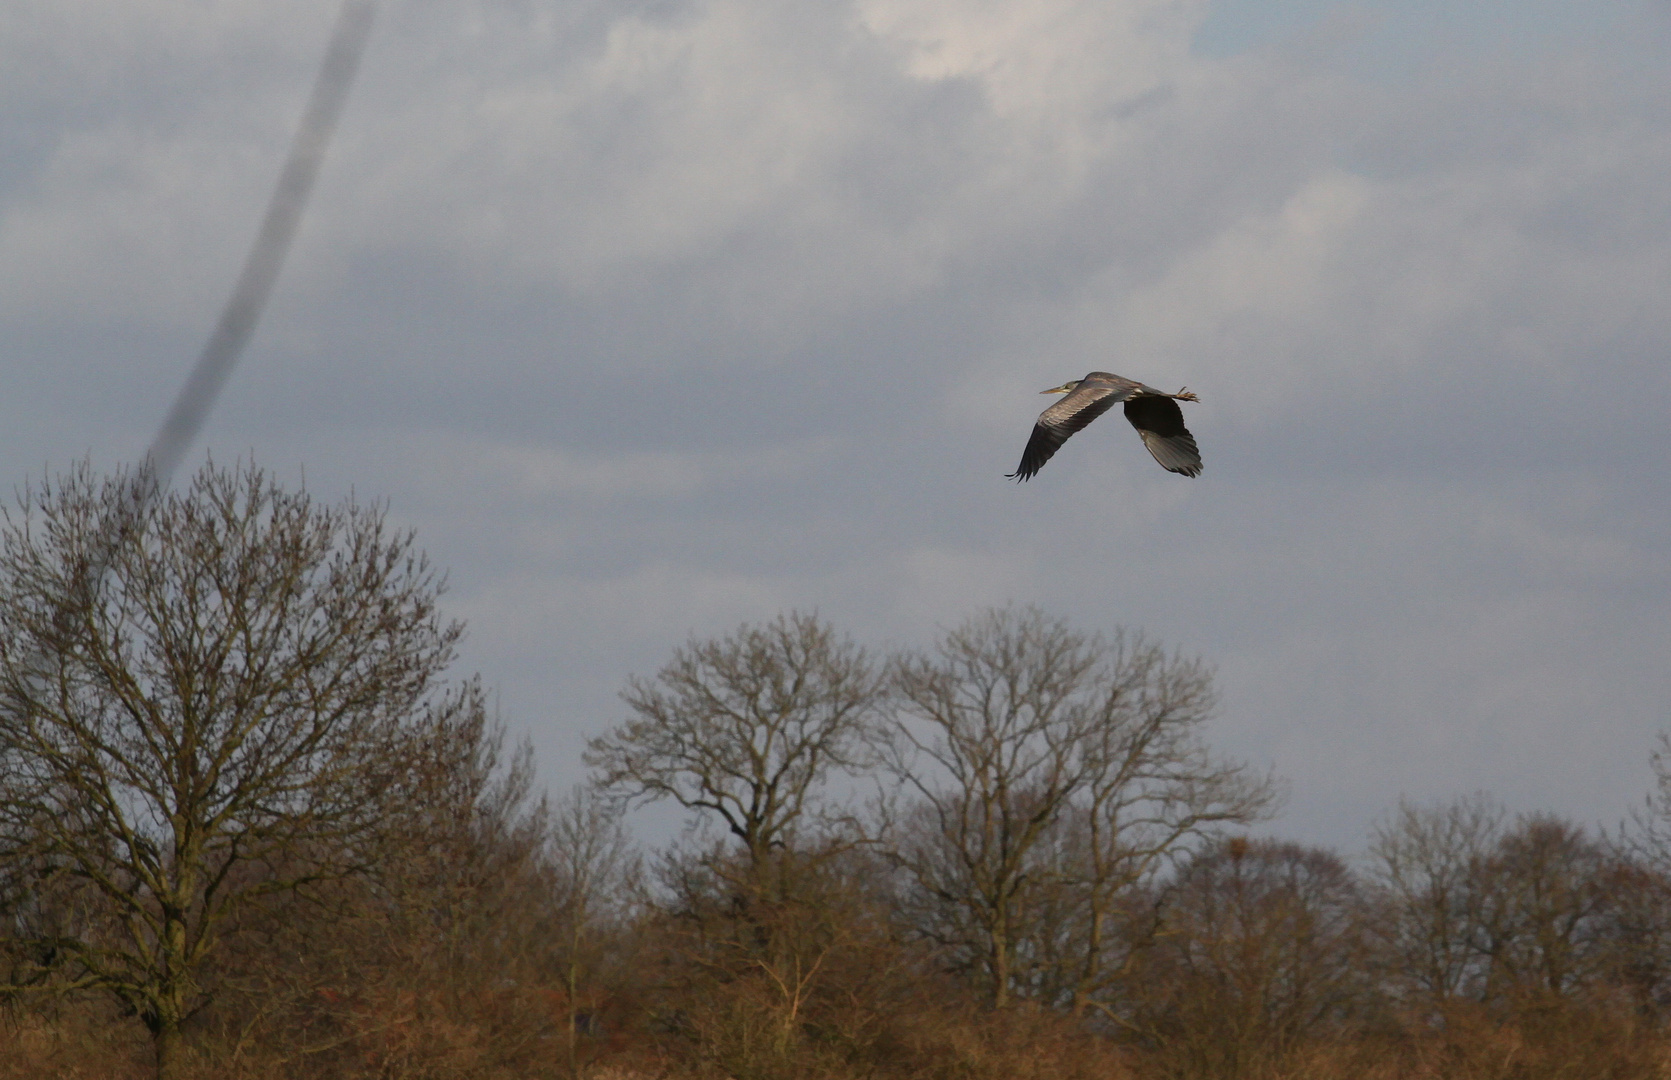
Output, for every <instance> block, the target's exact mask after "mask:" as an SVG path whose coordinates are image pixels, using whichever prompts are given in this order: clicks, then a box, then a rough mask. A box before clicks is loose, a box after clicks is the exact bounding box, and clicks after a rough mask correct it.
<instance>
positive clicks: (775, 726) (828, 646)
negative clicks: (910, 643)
mask: <svg viewBox="0 0 1671 1080" xmlns="http://www.w3.org/2000/svg"><path fill="white" fill-rule="evenodd" d="M877 693H878V680H877V676H876V674H875V672H874V668H873V665H872V664H871V661H870V659H869V657H868V656H867V655H866V653H865V651H864V650H863V649H861V648H860V647H858V646H857V645H855V644H853V643H852V641H850V640H848V639H846V638H843V637H839V636H837V634H836V632H835V631H834V630H833V629H832V628H831V627H830V626H829V625H828V624H826V623H824V622H822V621H821V620H819V619H818V617H817V616H815V615H805V614H796V613H792V614H790V615H787V616H779V617H778V618H777V619H774V620H773V621H772V622H770V623H767V624H765V625H763V626H746V625H745V626H742V627H740V628H739V629H738V630H737V631H736V632H735V633H732V634H730V635H727V636H726V637H724V638H720V639H716V640H709V641H697V640H692V641H691V642H690V643H688V644H687V645H685V646H684V647H683V648H681V649H679V650H677V651H676V652H675V653H674V655H673V659H672V661H671V662H670V663H668V664H667V666H666V667H664V668H662V669H661V671H660V672H658V673H657V674H656V676H655V678H653V679H643V678H637V677H634V678H632V679H630V680H629V681H628V683H627V688H626V690H624V691H623V692H622V694H621V696H622V698H623V699H625V701H626V703H627V705H628V706H629V707H630V708H631V709H632V711H633V713H634V714H635V715H634V717H633V718H632V719H631V720H628V721H627V722H626V723H624V724H622V725H621V726H620V727H618V728H616V729H615V730H614V731H613V732H611V733H610V734H608V735H605V736H603V737H601V738H597V739H593V740H592V741H591V743H590V744H589V747H590V748H589V750H588V752H587V755H586V761H587V763H588V764H589V765H591V766H592V767H593V768H594V769H596V770H597V776H598V780H599V782H600V783H601V784H602V785H603V786H604V787H605V788H608V789H610V790H612V791H615V792H617V793H619V794H621V795H624V796H626V797H630V798H636V797H646V798H650V799H659V798H671V799H673V800H675V801H676V802H678V803H679V805H681V806H684V807H687V808H689V809H692V810H698V811H704V812H707V813H710V814H714V815H716V816H718V817H719V819H720V820H721V821H723V822H724V823H725V828H726V829H727V830H728V831H729V832H730V834H731V835H732V836H734V837H735V838H736V839H737V840H739V841H740V842H741V843H742V845H743V847H744V849H745V850H746V852H747V855H748V857H749V859H750V860H752V861H753V862H754V863H755V864H756V865H763V864H764V863H765V861H766V860H767V858H768V855H769V853H770V851H771V850H772V849H773V847H775V846H778V845H782V844H784V843H787V842H788V841H789V840H790V839H791V838H792V833H793V831H794V830H795V829H796V828H797V827H798V826H799V825H801V824H803V823H804V820H805V818H806V815H807V814H808V813H809V811H812V810H813V809H815V803H816V800H817V798H818V796H819V794H820V792H821V789H822V787H823V785H824V783H825V781H826V780H827V779H828V778H829V777H830V775H831V774H832V773H833V772H839V771H842V770H847V769H851V768H854V767H856V766H858V765H859V764H860V763H861V762H862V761H863V760H864V757H865V753H866V734H867V732H868V730H869V727H870V725H871V722H872V715H871V714H872V708H873V706H874V704H875V702H876V698H877Z"/></svg>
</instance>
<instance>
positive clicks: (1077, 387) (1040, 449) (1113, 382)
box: [1007, 371, 1201, 480]
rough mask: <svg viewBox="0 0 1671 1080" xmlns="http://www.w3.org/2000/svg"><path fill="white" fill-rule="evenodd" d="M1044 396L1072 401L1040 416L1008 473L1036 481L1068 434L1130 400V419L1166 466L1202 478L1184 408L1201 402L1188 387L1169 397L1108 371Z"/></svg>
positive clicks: (1065, 402) (1020, 478)
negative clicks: (1182, 403) (1016, 463)
mask: <svg viewBox="0 0 1671 1080" xmlns="http://www.w3.org/2000/svg"><path fill="white" fill-rule="evenodd" d="M1039 392H1040V393H1042V394H1066V395H1067V397H1064V398H1063V399H1062V400H1061V401H1058V402H1057V403H1056V404H1054V405H1052V406H1050V408H1048V409H1046V410H1044V411H1043V412H1042V413H1039V421H1038V423H1037V424H1034V425H1033V437H1032V438H1030V439H1028V440H1027V449H1026V450H1024V451H1022V454H1021V464H1020V465H1019V466H1018V467H1017V468H1016V470H1015V471H1014V472H1012V473H1009V474H1007V475H1009V476H1011V477H1013V478H1015V479H1016V480H1031V479H1032V478H1033V476H1034V475H1035V474H1036V473H1037V472H1038V471H1039V470H1040V469H1042V468H1044V463H1045V462H1047V461H1049V460H1050V456H1051V455H1052V454H1054V453H1055V452H1056V451H1057V450H1058V449H1060V448H1061V446H1062V444H1063V443H1065V442H1067V441H1068V436H1070V435H1072V434H1073V433H1074V432H1076V431H1078V430H1079V429H1080V428H1082V427H1084V426H1085V425H1086V424H1089V423H1090V422H1091V421H1092V420H1095V419H1096V418H1097V417H1099V416H1101V415H1102V414H1103V413H1105V412H1107V411H1108V410H1109V409H1111V408H1113V407H1114V403H1115V402H1117V401H1123V402H1125V406H1126V419H1127V420H1130V421H1131V426H1132V427H1134V428H1136V429H1137V433H1138V434H1139V435H1141V436H1143V445H1144V446H1147V447H1148V448H1149V453H1151V454H1153V455H1154V458H1155V460H1156V461H1158V462H1160V464H1161V468H1163V469H1165V470H1166V471H1168V472H1175V473H1183V474H1184V475H1185V476H1197V475H1199V474H1200V472H1201V451H1200V450H1198V449H1197V448H1196V446H1195V436H1193V435H1191V434H1190V433H1189V430H1188V429H1187V428H1185V427H1184V411H1183V410H1182V409H1180V408H1179V407H1178V402H1180V401H1199V400H1201V399H1200V398H1198V397H1196V396H1195V395H1194V394H1192V393H1190V392H1189V390H1188V389H1184V390H1180V391H1178V392H1177V393H1176V394H1168V393H1167V392H1166V391H1164V390H1156V389H1155V388H1154V387H1152V386H1145V385H1143V384H1142V383H1140V382H1133V381H1132V380H1131V379H1122V378H1120V376H1118V375H1110V374H1109V373H1108V372H1106V371H1093V372H1091V373H1090V374H1089V375H1087V376H1085V377H1084V378H1083V379H1075V380H1074V381H1073V382H1069V383H1063V384H1062V385H1061V386H1055V387H1052V388H1050V389H1049V390H1041V391H1039Z"/></svg>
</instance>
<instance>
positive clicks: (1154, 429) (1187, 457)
mask: <svg viewBox="0 0 1671 1080" xmlns="http://www.w3.org/2000/svg"><path fill="white" fill-rule="evenodd" d="M1063 404H1066V402H1063ZM1126 419H1127V420H1130V421H1131V426H1132V427H1134V428H1136V429H1137V433H1138V434H1139V435H1141V436H1143V445H1144V446H1147V447H1148V448H1149V453H1151V454H1153V455H1154V456H1155V460H1156V461H1158V462H1160V464H1161V468H1163V469H1165V470H1167V471H1168V472H1175V473H1183V474H1184V475H1185V476H1199V475H1200V474H1201V451H1200V450H1199V449H1198V448H1197V447H1196V445H1195V436H1193V435H1191V434H1190V433H1189V429H1188V428H1186V427H1184V410H1182V409H1180V408H1179V407H1178V403H1177V402H1176V401H1174V400H1172V399H1171V398H1169V397H1134V398H1130V399H1128V400H1127V401H1126ZM1034 437H1035V438H1037V436H1036V435H1035V436H1034ZM1028 449H1029V450H1031V449H1032V446H1031V445H1029V446H1028Z"/></svg>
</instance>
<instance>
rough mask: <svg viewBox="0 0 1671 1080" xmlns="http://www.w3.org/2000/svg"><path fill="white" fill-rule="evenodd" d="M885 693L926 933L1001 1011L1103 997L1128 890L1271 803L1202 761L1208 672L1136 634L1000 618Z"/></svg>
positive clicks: (951, 637)
mask: <svg viewBox="0 0 1671 1080" xmlns="http://www.w3.org/2000/svg"><path fill="white" fill-rule="evenodd" d="M892 686H893V691H894V701H895V715H894V723H893V728H892V739H891V744H890V750H889V760H888V765H889V768H890V769H891V770H892V771H893V772H894V773H895V775H897V776H898V777H899V779H900V780H901V781H902V782H903V784H904V785H905V786H906V787H907V789H908V790H910V791H912V792H913V793H914V794H915V796H916V807H917V808H916V812H915V814H914V816H910V817H908V818H907V825H908V828H907V829H906V830H905V833H904V835H903V836H902V837H901V838H900V842H899V843H898V845H897V849H896V850H897V852H898V858H899V859H900V861H901V863H902V865H903V866H904V867H905V868H906V869H907V871H908V872H909V875H910V877H911V879H912V881H913V882H914V890H915V895H916V897H917V900H916V905H917V925H918V926H919V927H920V930H921V932H922V933H924V934H926V935H928V936H929V937H931V938H933V939H935V940H937V941H939V942H940V943H942V944H943V945H944V946H945V947H946V948H947V949H948V950H949V952H950V954H951V955H953V956H962V957H963V958H964V963H965V964H966V965H967V966H968V967H970V968H971V969H973V970H976V971H978V972H980V973H981V974H982V976H983V978H984V980H985V982H986V983H987V985H988V987H989V988H990V994H991V997H992V999H993V1000H994V1001H995V1002H997V1003H999V1004H1002V1003H1004V1002H1005V1001H1006V1000H1008V998H1009V997H1010V996H1011V995H1012V994H1015V993H1021V994H1022V995H1024V996H1030V997H1036V998H1042V999H1045V1000H1051V1001H1059V1002H1063V1003H1070V1002H1071V1004H1072V1005H1073V1007H1074V1008H1075V1009H1083V1008H1086V1007H1088V1006H1090V1005H1092V1004H1094V1003H1095V1001H1096V999H1097V997H1098V995H1099V994H1101V992H1102V991H1104V990H1105V989H1106V988H1107V985H1108V983H1109V981H1110V979H1111V978H1113V977H1114V976H1115V975H1117V973H1118V968H1119V966H1120V961H1119V959H1118V957H1119V954H1120V946H1121V939H1120V935H1119V934H1118V933H1117V930H1118V924H1119V923H1120V922H1121V921H1122V910H1123V908H1122V905H1124V904H1126V903H1127V902H1128V901H1129V899H1130V895H1131V890H1132V887H1133V886H1134V885H1136V884H1137V883H1139V882H1141V881H1143V880H1144V879H1145V878H1146V877H1147V876H1149V875H1150V874H1151V873H1153V872H1154V870H1155V869H1156V868H1157V867H1158V866H1159V865H1161V863H1162V862H1163V861H1164V860H1166V859H1167V858H1168V857H1169V856H1171V855H1174V854H1177V853H1179V852H1180V851H1181V850H1182V848H1183V845H1185V844H1186V843H1188V842H1189V841H1190V840H1191V839H1192V838H1194V837H1198V836H1201V835H1203V834H1205V833H1207V832H1208V831H1210V830H1211V829H1212V828H1213V827H1214V826H1215V825H1218V824H1221V823H1226V822H1245V821H1249V820H1253V819H1255V818H1257V817H1259V816H1260V815H1261V814H1263V813H1264V812H1265V811H1266V810H1267V809H1268V808H1269V806H1270V805H1271V804H1272V802H1273V798H1274V795H1273V791H1272V787H1271V784H1270V783H1269V782H1268V781H1266V780H1265V779H1263V778H1261V777H1259V776H1257V775H1253V774H1250V773H1249V772H1248V771H1247V770H1246V769H1245V768H1244V767H1243V766H1241V765H1238V764H1236V763H1233V762H1226V761H1221V760H1218V759H1216V758H1215V757H1213V756H1212V755H1211V754H1210V753H1209V752H1208V751H1207V748H1206V746H1205V743H1204V742H1203V741H1202V738H1201V731H1200V729H1201V727H1202V725H1203V724H1204V723H1205V721H1206V720H1207V718H1208V716H1209V715H1210V713H1211V711H1212V707H1213V704H1214V697H1213V692H1212V681H1211V676H1210V674H1209V672H1208V671H1207V670H1206V668H1205V667H1204V666H1202V665H1201V664H1200V663H1199V662H1198V661H1194V660H1186V659H1183V658H1181V657H1177V656H1169V655H1168V654H1167V653H1166V652H1165V651H1164V650H1163V649H1161V648H1160V646H1158V645H1156V644H1154V643H1153V642H1150V641H1147V640H1145V639H1143V638H1142V637H1141V636H1138V635H1130V634H1125V633H1123V632H1122V633H1117V634H1116V635H1115V636H1114V637H1113V638H1112V639H1105V638H1102V637H1100V636H1097V635H1092V634H1084V633H1080V632H1078V631H1075V630H1073V629H1072V628H1070V627H1069V626H1068V625H1067V623H1066V622H1065V621H1063V620H1061V619H1056V618H1051V617H1049V616H1047V615H1045V614H1044V613H1043V612H1041V611H1039V610H1037V609H1035V608H1005V609H999V610H994V611H989V612H987V613H985V614H983V615H979V616H977V617H975V618H973V619H971V620H969V621H968V622H967V623H965V624H964V625H963V626H961V627H959V628H958V629H956V630H954V631H952V632H951V633H950V634H948V635H947V636H946V638H945V640H944V641H943V642H942V643H941V645H940V648H939V651H938V653H936V654H933V655H906V656H904V657H902V658H900V659H899V660H898V661H897V662H896V663H895V665H894V667H893V678H892Z"/></svg>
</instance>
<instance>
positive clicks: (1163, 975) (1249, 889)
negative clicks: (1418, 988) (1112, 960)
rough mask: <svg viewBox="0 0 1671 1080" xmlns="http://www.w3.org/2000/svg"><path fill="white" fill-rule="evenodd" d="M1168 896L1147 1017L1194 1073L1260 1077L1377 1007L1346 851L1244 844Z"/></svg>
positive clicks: (1208, 855)
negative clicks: (1314, 1038) (1359, 1012)
mask: <svg viewBox="0 0 1671 1080" xmlns="http://www.w3.org/2000/svg"><path fill="white" fill-rule="evenodd" d="M1167 893H1168V897H1167V901H1166V909H1167V914H1166V933H1165V935H1164V937H1163V939H1162V943H1161V944H1160V946H1159V947H1158V948H1157V949H1156V950H1155V952H1154V954H1153V955H1151V956H1150V957H1148V958H1147V963H1148V970H1147V971H1146V972H1145V976H1146V978H1145V980H1144V991H1145V993H1144V998H1145V1000H1142V1001H1141V1002H1140V1003H1139V1005H1138V1008H1137V1012H1138V1015H1139V1017H1140V1018H1141V1020H1140V1022H1141V1026H1142V1027H1144V1028H1146V1029H1147V1030H1148V1031H1149V1032H1150V1033H1151V1034H1152V1035H1154V1036H1156V1037H1157V1038H1158V1039H1159V1041H1160V1042H1161V1043H1162V1044H1163V1045H1164V1046H1165V1047H1166V1048H1167V1049H1169V1050H1170V1051H1171V1052H1172V1053H1173V1054H1175V1055H1178V1056H1179V1057H1181V1058H1182V1059H1183V1060H1184V1061H1186V1062H1188V1063H1189V1064H1190V1065H1191V1066H1192V1068H1191V1069H1190V1070H1189V1071H1190V1072H1192V1073H1193V1074H1196V1075H1225V1076H1243V1075H1249V1074H1253V1073H1257V1072H1260V1071H1261V1070H1262V1067H1267V1066H1268V1065H1269V1064H1270V1063H1271V1062H1274V1061H1275V1060H1277V1059H1279V1058H1281V1057H1282V1056H1283V1055H1284V1054H1286V1053H1287V1052H1289V1051H1290V1050H1292V1049H1293V1048H1294V1047H1296V1046H1297V1045H1298V1043H1299V1042H1300V1040H1301V1039H1302V1038H1303V1037H1304V1036H1306V1035H1308V1034H1310V1033H1313V1032H1316V1031H1318V1030H1320V1029H1326V1028H1327V1027H1328V1026H1329V1025H1331V1024H1333V1023H1336V1022H1338V1021H1341V1020H1344V1019H1346V1018H1347V1017H1349V1016H1351V1015H1352V1014H1353V1012H1354V1011H1355V1010H1356V1009H1357V1008H1359V1007H1360V1006H1361V1005H1363V1004H1364V1003H1365V1002H1367V1000H1368V998H1369V992H1370V989H1371V981H1370V976H1369V973H1368V971H1367V970H1366V968H1365V964H1364V947H1363V942H1364V937H1363V929H1364V911H1365V909H1364V907H1363V905H1362V903H1361V897H1360V893H1359V889H1358V886H1357V882H1356V881H1355V880H1354V878H1353V876H1352V874H1351V872H1350V871H1349V870H1347V868H1346V864H1345V863H1344V862H1342V861H1341V859H1340V858H1339V857H1338V856H1336V855H1335V854H1334V853H1332V852H1330V851H1326V850H1324V849H1320V848H1307V847H1301V846H1300V845H1298V844H1290V843H1282V842H1279V841H1274V840H1260V841H1251V842H1250V841H1248V840H1246V839H1244V838H1242V837H1234V838H1231V839H1229V840H1227V841H1224V842H1222V843H1219V844H1217V845H1215V846H1214V847H1212V848H1211V849H1209V850H1206V851H1203V852H1200V853H1198V854H1197V855H1196V856H1195V857H1194V858H1192V859H1190V860H1189V861H1188V862H1187V863H1186V864H1184V865H1183V866H1182V867H1180V869H1179V871H1178V873H1177V875H1176V877H1175V878H1174V879H1173V880H1172V881H1170V882H1169V883H1168V888H1167Z"/></svg>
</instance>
